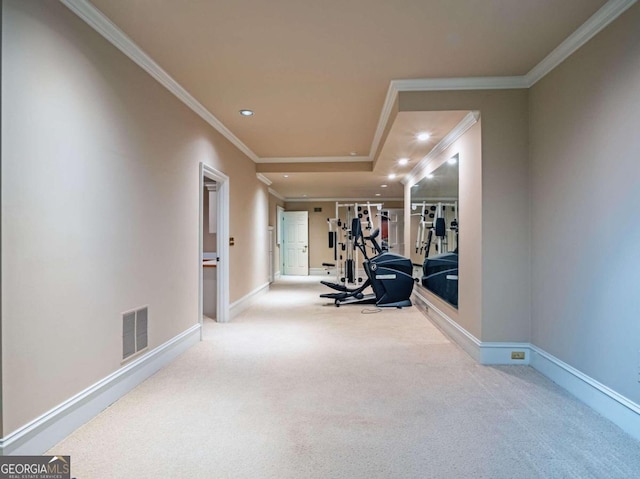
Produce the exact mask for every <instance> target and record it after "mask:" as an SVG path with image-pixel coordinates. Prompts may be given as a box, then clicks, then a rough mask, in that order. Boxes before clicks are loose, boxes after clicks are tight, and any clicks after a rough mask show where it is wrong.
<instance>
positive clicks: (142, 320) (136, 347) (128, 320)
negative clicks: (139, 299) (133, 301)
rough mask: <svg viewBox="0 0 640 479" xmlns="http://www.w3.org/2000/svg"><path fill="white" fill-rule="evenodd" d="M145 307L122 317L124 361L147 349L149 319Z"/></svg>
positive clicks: (147, 310) (147, 309)
mask: <svg viewBox="0 0 640 479" xmlns="http://www.w3.org/2000/svg"><path fill="white" fill-rule="evenodd" d="M148 315H149V308H147V307H144V308H140V309H137V310H135V311H129V312H127V313H124V314H123V315H122V359H127V358H129V357H131V356H133V355H134V354H136V353H138V352H140V351H142V350H143V349H145V348H146V347H147V343H148V336H147V323H148V321H147V318H148Z"/></svg>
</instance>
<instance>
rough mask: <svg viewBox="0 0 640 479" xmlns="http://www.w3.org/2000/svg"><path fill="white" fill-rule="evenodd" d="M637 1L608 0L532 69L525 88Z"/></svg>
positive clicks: (527, 76) (534, 82) (526, 76)
mask: <svg viewBox="0 0 640 479" xmlns="http://www.w3.org/2000/svg"><path fill="white" fill-rule="evenodd" d="M636 1H637V0H609V1H608V2H607V3H605V4H604V5H603V6H602V7H601V8H600V9H599V10H598V11H597V12H596V13H594V14H593V15H592V16H591V18H589V19H588V20H587V21H586V22H584V23H583V24H582V25H581V26H580V27H579V28H578V29H577V30H576V31H575V32H573V33H572V34H571V35H569V36H568V37H567V38H566V39H565V40H564V41H563V42H562V43H561V44H560V45H558V46H557V47H556V48H555V49H554V50H552V51H551V53H549V54H548V55H547V56H546V57H545V58H544V59H543V60H542V61H541V62H540V63H538V64H537V65H536V66H535V67H533V68H532V69H531V70H530V71H529V73H527V74H526V75H525V76H524V78H525V80H526V85H527V87H531V86H533V85H535V84H536V83H537V82H538V81H539V80H541V79H542V78H543V77H544V76H545V75H546V74H547V73H549V72H550V71H551V70H553V69H554V68H555V67H557V66H558V65H560V63H562V62H563V61H565V60H566V59H567V58H568V57H569V56H570V55H571V54H572V53H573V52H575V51H576V50H577V49H578V48H580V47H581V46H582V45H584V44H585V43H587V42H588V41H589V40H591V39H592V38H593V37H594V36H595V35H597V34H598V32H600V31H601V30H602V29H603V28H605V27H606V26H607V25H609V24H610V23H611V22H613V21H614V20H615V19H616V18H618V17H619V16H620V15H621V14H622V13H624V12H625V11H626V10H627V9H628V8H629V7H631V6H632V5H633V4H634V3H636Z"/></svg>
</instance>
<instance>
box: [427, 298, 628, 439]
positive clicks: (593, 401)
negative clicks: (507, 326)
mask: <svg viewBox="0 0 640 479" xmlns="http://www.w3.org/2000/svg"><path fill="white" fill-rule="evenodd" d="M414 297H415V298H417V299H418V300H419V301H421V302H422V303H424V309H425V314H426V315H427V316H428V317H429V319H431V320H432V321H433V322H434V323H435V324H436V326H438V327H439V328H440V329H441V330H442V331H443V332H444V333H445V334H446V335H447V336H449V337H450V338H451V339H452V340H453V341H455V342H456V343H457V344H458V345H459V346H460V347H461V348H462V349H464V350H465V351H466V352H467V353H468V354H469V356H471V357H472V358H473V359H474V360H475V361H477V362H478V363H480V364H485V365H497V364H518V365H523V366H526V365H529V366H531V367H533V368H534V369H535V370H537V371H538V372H540V373H541V374H542V375H544V376H546V377H548V378H549V379H551V380H552V381H553V382H554V383H556V384H558V385H559V386H560V387H562V388H564V389H566V390H567V391H569V392H570V393H571V394H573V395H574V396H575V397H576V398H578V399H579V400H580V401H582V402H583V403H585V404H586V405H587V406H589V407H590V408H592V409H593V410H595V411H597V412H598V413H600V414H602V415H603V416H604V417H606V418H607V419H608V420H610V421H611V422H613V423H614V424H616V425H617V426H618V427H620V428H621V429H622V430H624V431H625V432H627V433H628V434H629V435H631V436H632V437H633V438H634V439H636V440H639V441H640V404H636V403H635V402H633V401H631V400H630V399H628V398H626V397H625V396H623V395H621V394H619V393H617V392H616V391H614V390H613V389H611V388H609V387H607V386H605V385H604V384H602V383H600V382H598V381H596V380H595V379H593V378H591V377H590V376H587V375H586V374H584V373H583V372H581V371H579V370H578V369H576V368H574V367H573V366H570V365H569V364H567V363H565V362H563V361H561V360H560V359H558V358H556V357H555V356H553V355H551V354H549V353H547V352H546V351H544V350H542V349H540V348H539V347H537V346H535V345H533V344H531V343H519V342H482V341H480V340H479V339H478V338H476V337H475V336H473V335H472V334H471V333H469V332H468V331H467V330H465V329H464V328H463V327H462V326H460V325H459V324H458V323H456V322H455V321H453V320H452V319H451V318H449V317H448V316H447V315H446V314H444V313H443V312H442V311H440V310H439V309H438V308H437V307H435V306H434V305H433V304H432V303H430V302H429V301H428V300H427V298H425V297H424V296H422V295H421V294H419V293H418V292H416V291H414ZM515 351H518V352H524V353H525V358H524V360H515V359H511V353H512V352H515Z"/></svg>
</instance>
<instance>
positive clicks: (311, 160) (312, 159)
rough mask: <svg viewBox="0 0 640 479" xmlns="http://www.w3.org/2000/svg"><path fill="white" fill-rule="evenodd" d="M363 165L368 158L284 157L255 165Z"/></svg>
mask: <svg viewBox="0 0 640 479" xmlns="http://www.w3.org/2000/svg"><path fill="white" fill-rule="evenodd" d="M348 161H352V162H357V163H364V162H366V161H371V158H369V157H368V156H300V157H294V156H285V157H280V158H278V157H270V158H269V157H268V158H258V159H257V160H256V163H342V162H348Z"/></svg>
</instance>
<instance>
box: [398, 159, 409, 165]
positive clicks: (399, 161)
mask: <svg viewBox="0 0 640 479" xmlns="http://www.w3.org/2000/svg"><path fill="white" fill-rule="evenodd" d="M407 163H409V158H400V159H399V160H398V164H399V165H400V166H404V165H406V164H407Z"/></svg>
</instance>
